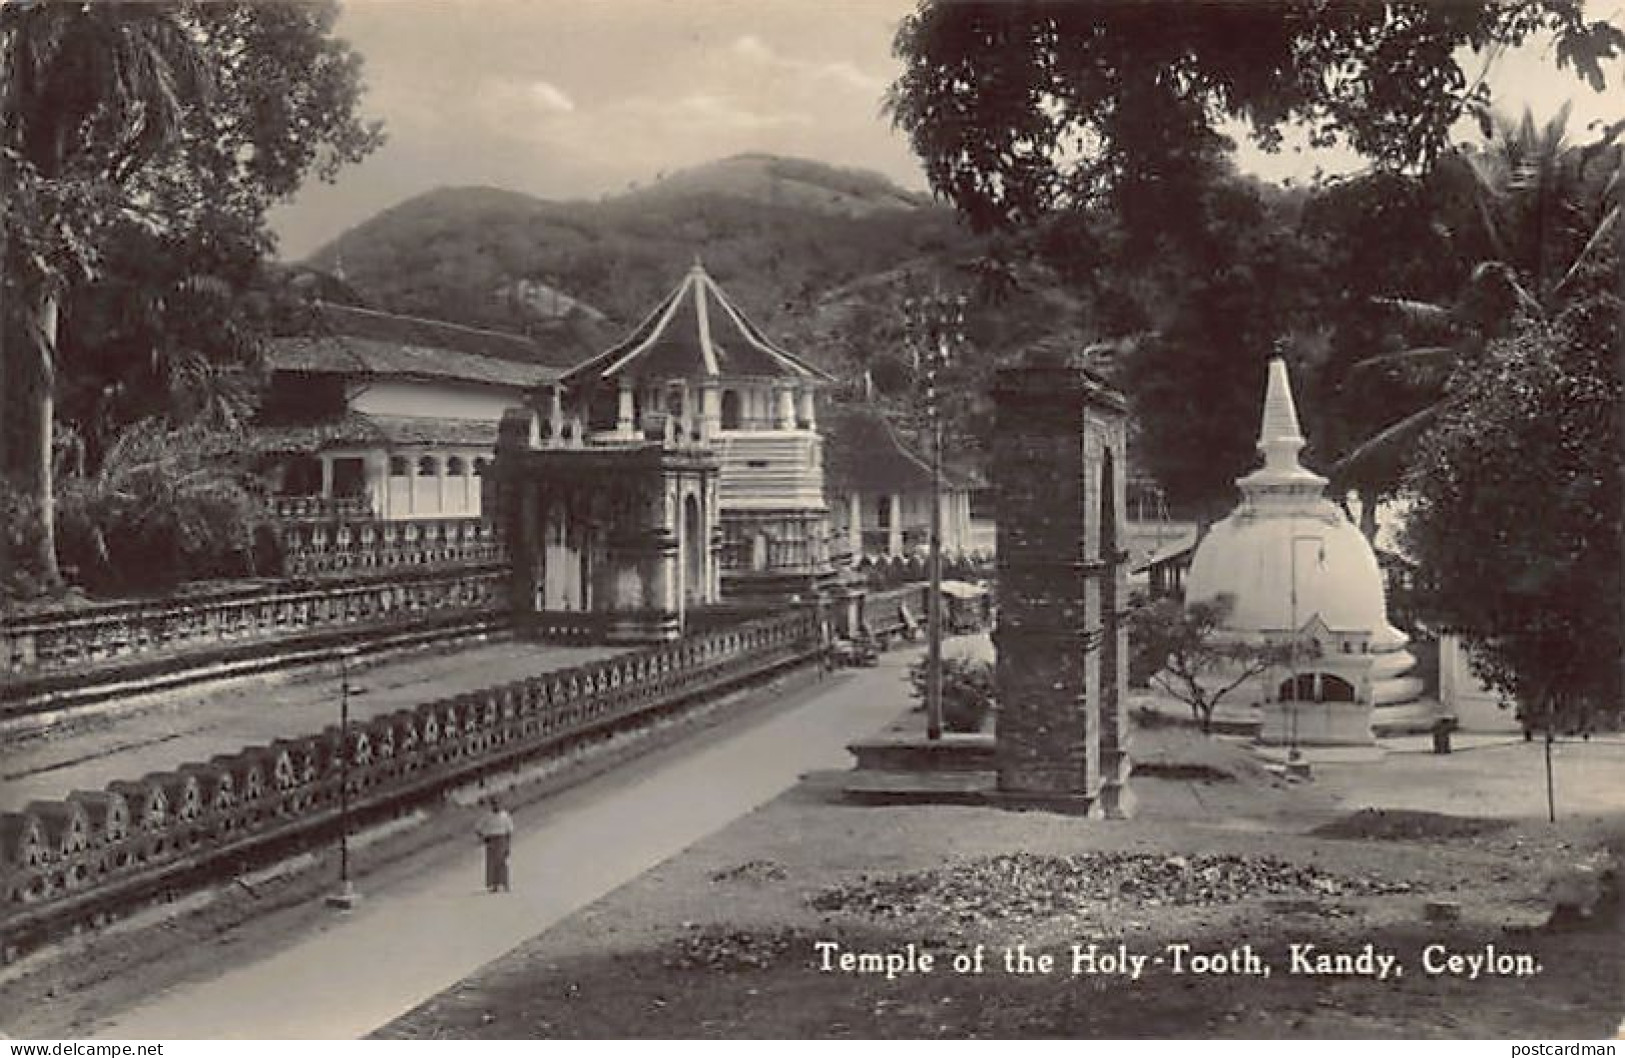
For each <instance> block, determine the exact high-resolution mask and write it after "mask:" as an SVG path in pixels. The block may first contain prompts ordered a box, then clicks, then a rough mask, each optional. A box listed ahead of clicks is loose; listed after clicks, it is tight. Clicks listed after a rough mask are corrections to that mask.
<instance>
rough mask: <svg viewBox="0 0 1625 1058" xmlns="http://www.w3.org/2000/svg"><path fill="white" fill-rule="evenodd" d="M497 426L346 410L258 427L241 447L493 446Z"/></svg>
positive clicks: (291, 451)
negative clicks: (328, 417)
mask: <svg viewBox="0 0 1625 1058" xmlns="http://www.w3.org/2000/svg"><path fill="white" fill-rule="evenodd" d="M496 443H497V424H496V423H494V422H484V421H481V420H476V419H420V418H413V417H407V416H392V415H363V414H362V413H360V412H348V413H346V414H345V415H344V417H343V418H341V419H338V420H337V421H334V422H326V423H313V424H307V425H296V426H257V427H254V428H253V429H251V430H250V431H248V434H247V437H246V439H245V441H244V447H245V448H246V449H247V450H248V451H250V452H253V453H258V454H263V455H308V454H310V453H313V452H319V451H321V450H323V449H326V448H351V447H358V448H370V447H374V446H378V445H382V446H384V447H389V448H393V447H399V446H410V445H437V444H440V445H480V446H489V447H493V448H494V447H495V446H496Z"/></svg>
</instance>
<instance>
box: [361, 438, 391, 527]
mask: <svg viewBox="0 0 1625 1058" xmlns="http://www.w3.org/2000/svg"><path fill="white" fill-rule="evenodd" d="M365 458H366V462H365V463H363V464H362V467H363V473H365V474H366V477H367V500H368V502H369V503H371V504H372V512H373V514H374V515H375V516H376V517H379V518H388V517H389V457H388V456H387V455H384V454H383V453H381V452H368V453H367V455H366V457H365Z"/></svg>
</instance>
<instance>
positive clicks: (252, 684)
mask: <svg viewBox="0 0 1625 1058" xmlns="http://www.w3.org/2000/svg"><path fill="white" fill-rule="evenodd" d="M619 652H620V648H613V647H567V646H551V645H549V646H539V645H538V644H535V643H522V642H516V641H513V640H501V641H498V642H494V643H482V644H472V645H467V646H463V647H460V648H458V649H457V650H456V651H452V652H445V653H420V654H413V655H407V656H404V657H402V656H397V657H394V658H389V659H385V660H381V661H377V662H374V663H372V664H369V665H364V666H361V667H358V668H356V669H353V670H352V674H351V685H352V686H353V687H356V688H359V693H356V694H354V695H352V697H351V699H350V709H351V716H353V717H355V718H356V719H365V718H367V717H371V716H376V715H378V714H380V713H388V712H393V711H394V710H396V709H404V708H407V707H409V706H414V705H417V704H419V703H421V702H426V701H433V700H435V699H437V698H444V697H449V696H451V695H455V694H464V693H467V692H470V691H476V690H479V689H480V688H482V687H493V686H496V685H498V684H502V683H508V682H511V681H514V680H519V679H523V678H525V677H527V676H534V675H538V674H540V673H543V672H551V671H553V670H554V669H560V668H568V667H569V666H572V665H581V664H584V663H586V662H588V661H592V660H595V659H597V658H601V657H608V656H610V655H612V654H616V653H619ZM338 715H339V672H338V667H337V666H336V665H330V666H324V667H322V668H320V669H316V670H306V671H304V672H301V673H299V674H296V675H295V676H293V677H292V678H286V677H284V678H269V679H267V678H263V677H261V678H248V679H239V680H233V681H229V682H224V683H215V684H211V685H205V686H202V687H197V688H186V689H182V690H178V691H169V692H165V693H162V694H156V695H152V696H150V697H149V698H147V699H145V700H139V701H132V702H130V703H128V706H127V707H122V708H121V710H120V712H119V713H118V714H115V715H112V716H109V717H106V718H104V719H98V720H97V721H92V722H89V723H86V724H83V725H80V726H79V727H78V729H76V730H71V731H60V732H53V733H51V734H49V735H46V736H44V737H40V738H34V739H30V740H27V741H24V742H23V743H22V744H21V745H14V746H8V747H7V748H6V749H5V750H3V751H0V811H15V810H16V809H19V808H22V807H23V806H25V805H26V804H27V803H28V802H29V801H33V800H39V799H48V798H59V797H62V796H64V795H66V794H69V793H71V792H73V791H74V790H100V789H102V788H104V787H106V785H107V784H108V783H110V782H114V781H117V780H120V779H139V778H140V777H141V776H143V775H146V774H149V773H151V772H155V771H167V770H170V769H173V768H177V767H179V766H180V765H182V764H187V763H191V762H193V761H207V760H208V759H209V758H210V757H213V756H216V755H218V754H222V753H233V752H236V751H237V750H239V749H242V748H243V747H245V746H250V745H254V744H256V743H261V742H269V741H271V740H272V739H277V738H288V737H291V736H295V735H306V734H315V733H316V732H318V731H320V730H322V728H324V727H327V726H328V725H330V724H336V723H338Z"/></svg>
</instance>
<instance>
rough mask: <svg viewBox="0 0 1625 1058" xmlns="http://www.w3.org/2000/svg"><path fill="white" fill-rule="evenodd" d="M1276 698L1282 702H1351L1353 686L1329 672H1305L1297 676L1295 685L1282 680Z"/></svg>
mask: <svg viewBox="0 0 1625 1058" xmlns="http://www.w3.org/2000/svg"><path fill="white" fill-rule="evenodd" d="M1317 682H1318V683H1319V688H1318V691H1317V688H1316V683H1317ZM1276 698H1277V699H1278V700H1280V701H1283V702H1352V701H1354V685H1353V684H1352V683H1350V682H1349V681H1348V680H1345V679H1344V678H1343V677H1341V676H1334V675H1332V674H1331V673H1329V672H1319V673H1316V672H1305V673H1302V674H1300V675H1299V676H1298V678H1297V681H1296V684H1294V682H1293V681H1292V680H1290V679H1287V680H1282V681H1281V686H1280V687H1279V688H1277V690H1276Z"/></svg>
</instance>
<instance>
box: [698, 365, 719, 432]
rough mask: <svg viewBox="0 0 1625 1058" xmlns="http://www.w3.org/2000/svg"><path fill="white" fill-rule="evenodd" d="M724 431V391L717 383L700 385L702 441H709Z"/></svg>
mask: <svg viewBox="0 0 1625 1058" xmlns="http://www.w3.org/2000/svg"><path fill="white" fill-rule="evenodd" d="M721 429H722V391H721V390H720V389H718V388H717V384H716V382H714V381H712V380H710V379H707V380H706V381H704V382H701V383H700V440H701V441H709V440H711V438H713V437H715V436H716V435H717V432H718V431H719V430H721Z"/></svg>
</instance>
